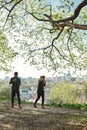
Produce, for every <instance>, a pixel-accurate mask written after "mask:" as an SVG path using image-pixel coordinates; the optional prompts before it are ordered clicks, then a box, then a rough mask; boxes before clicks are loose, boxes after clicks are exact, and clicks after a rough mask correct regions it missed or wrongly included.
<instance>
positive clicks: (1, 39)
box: [0, 30, 17, 71]
mask: <svg viewBox="0 0 87 130" xmlns="http://www.w3.org/2000/svg"><path fill="white" fill-rule="evenodd" d="M16 55H17V53H16V52H15V51H14V50H13V49H12V48H11V47H10V46H9V45H8V40H7V38H6V36H5V34H4V33H3V31H2V30H0V70H5V71H10V70H11V65H10V64H11V62H12V61H13V59H14V57H15V56H16Z"/></svg>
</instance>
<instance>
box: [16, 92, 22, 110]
mask: <svg viewBox="0 0 87 130" xmlns="http://www.w3.org/2000/svg"><path fill="white" fill-rule="evenodd" d="M16 93H17V97H18V104H19V108H20V109H22V106H21V105H20V104H21V101H20V91H19V90H17V91H16Z"/></svg>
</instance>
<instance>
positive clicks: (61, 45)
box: [0, 0, 87, 70]
mask: <svg viewBox="0 0 87 130" xmlns="http://www.w3.org/2000/svg"><path fill="white" fill-rule="evenodd" d="M86 5H87V0H81V3H79V4H78V5H77V6H76V1H74V2H73V1H69V0H55V1H54V4H53V5H52V4H51V1H49V2H48V1H46V0H3V1H1V2H0V13H1V14H2V17H1V23H2V27H3V26H4V27H5V30H6V31H7V30H8V34H9V36H10V37H12V38H13V39H14V40H15V41H16V43H17V45H18V44H19V47H20V50H22V56H23V57H24V58H25V60H26V61H28V62H29V63H30V64H31V65H35V66H37V67H39V68H42V67H45V68H48V69H49V70H50V69H53V70H59V69H60V68H62V70H63V68H64V69H65V68H67V67H68V68H69V67H74V68H79V69H86V68H87V51H86V50H87V44H86V43H87V39H86V35H87V31H86V30H87V20H86V19H87V14H86V12H87V7H86ZM14 33H15V34H16V35H14Z"/></svg>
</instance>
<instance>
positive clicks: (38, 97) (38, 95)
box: [34, 92, 40, 107]
mask: <svg viewBox="0 0 87 130" xmlns="http://www.w3.org/2000/svg"><path fill="white" fill-rule="evenodd" d="M39 99H40V94H39V93H38V92H37V99H36V100H35V102H34V107H36V104H37V101H38V100H39Z"/></svg>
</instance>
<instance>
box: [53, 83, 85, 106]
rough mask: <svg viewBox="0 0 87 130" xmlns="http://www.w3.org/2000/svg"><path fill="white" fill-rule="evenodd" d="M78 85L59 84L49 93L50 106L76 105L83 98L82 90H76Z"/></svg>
mask: <svg viewBox="0 0 87 130" xmlns="http://www.w3.org/2000/svg"><path fill="white" fill-rule="evenodd" d="M77 87H78V84H76V83H69V82H61V83H58V84H57V85H56V86H55V87H53V88H52V89H51V91H50V102H51V104H52V103H53V104H66V103H67V104H78V103H79V102H81V100H82V99H81V98H83V96H84V92H83V90H82V89H78V88H77Z"/></svg>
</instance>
